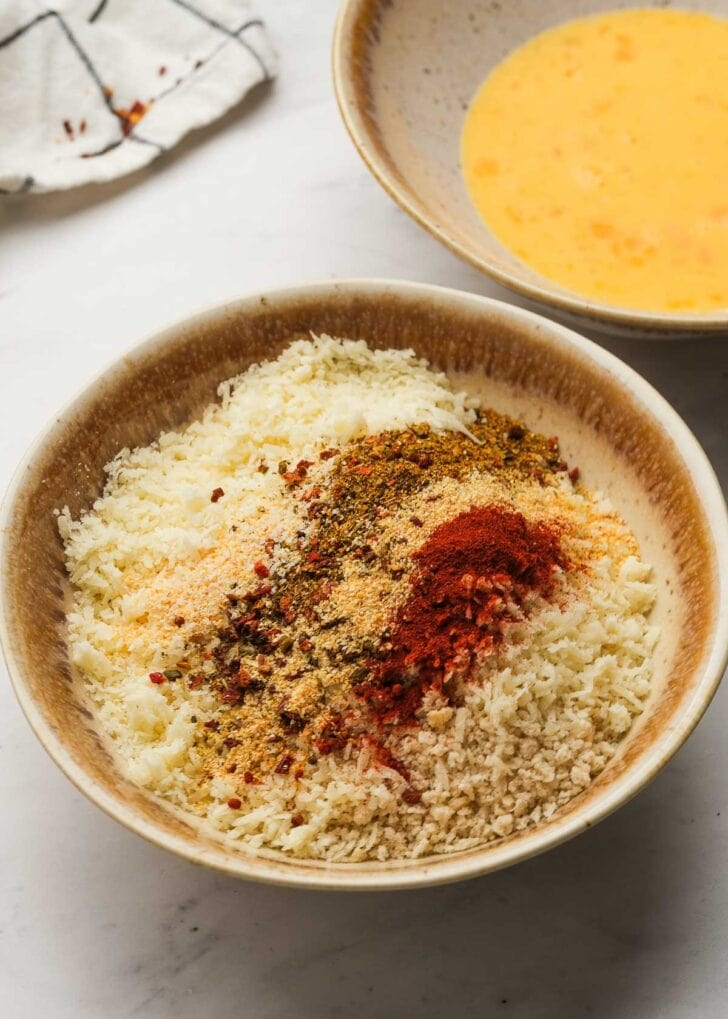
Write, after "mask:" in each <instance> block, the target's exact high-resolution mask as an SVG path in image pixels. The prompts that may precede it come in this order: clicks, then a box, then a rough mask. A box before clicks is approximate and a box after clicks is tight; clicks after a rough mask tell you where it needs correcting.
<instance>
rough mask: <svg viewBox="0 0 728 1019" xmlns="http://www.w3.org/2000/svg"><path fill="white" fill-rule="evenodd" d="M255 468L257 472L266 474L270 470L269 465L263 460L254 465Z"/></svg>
mask: <svg viewBox="0 0 728 1019" xmlns="http://www.w3.org/2000/svg"><path fill="white" fill-rule="evenodd" d="M256 470H257V472H258V474H267V473H268V471H269V470H270V467H269V466H268V464H267V463H266V462H265V460H261V461H260V463H259V464H258V466H257V467H256Z"/></svg>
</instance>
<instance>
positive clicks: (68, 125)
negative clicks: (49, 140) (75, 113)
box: [63, 120, 74, 141]
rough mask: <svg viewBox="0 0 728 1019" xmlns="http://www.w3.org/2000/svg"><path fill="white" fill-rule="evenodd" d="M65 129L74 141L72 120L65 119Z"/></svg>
mask: <svg viewBox="0 0 728 1019" xmlns="http://www.w3.org/2000/svg"><path fill="white" fill-rule="evenodd" d="M63 130H64V131H65V132H66V134H67V135H68V137H69V139H70V140H71V141H73V138H74V134H73V127H72V126H71V121H70V120H64V121H63Z"/></svg>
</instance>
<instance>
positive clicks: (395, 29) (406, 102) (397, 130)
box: [334, 0, 728, 332]
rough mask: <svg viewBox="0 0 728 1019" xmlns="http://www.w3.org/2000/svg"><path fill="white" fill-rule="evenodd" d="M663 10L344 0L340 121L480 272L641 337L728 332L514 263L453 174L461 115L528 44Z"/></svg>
mask: <svg viewBox="0 0 728 1019" xmlns="http://www.w3.org/2000/svg"><path fill="white" fill-rule="evenodd" d="M666 6H670V0H667V2H665V0H652V2H651V0H637V2H624V0H612V2H609V0H606V2H605V0H569V2H568V3H565V2H564V0H508V2H507V3H506V2H497V0H447V2H443V0H418V2H417V3H416V4H413V3H409V2H407V0H349V2H348V3H347V4H346V5H345V7H344V9H343V11H342V15H341V20H340V24H339V27H338V32H337V37H336V41H335V46H334V69H335V79H336V85H337V91H338V95H339V102H340V104H341V109H342V113H343V115H344V119H345V122H346V124H347V127H348V129H349V131H350V132H351V134H352V137H353V139H354V142H355V144H356V145H357V147H358V148H359V150H360V152H361V154H362V156H363V157H364V159H365V160H366V162H367V163H368V165H369V167H370V169H371V170H372V171H373V172H374V174H375V176H377V178H378V179H379V181H380V183H382V184H383V185H384V186H385V188H386V189H387V190H388V191H389V192H390V193H391V194H392V195H393V197H395V198H396V200H397V201H399V202H400V204H402V205H403V206H404V207H405V209H406V210H407V211H408V212H410V214H411V215H413V216H414V217H415V219H417V220H418V221H419V222H420V223H421V224H422V225H423V226H425V227H426V228H427V229H428V230H430V231H431V232H432V233H434V234H435V235H436V236H437V237H438V238H439V239H440V240H442V241H444V242H445V243H446V244H447V245H448V246H449V247H451V248H452V249H453V250H454V251H455V253H456V254H459V255H460V256H461V257H463V258H466V259H467V260H468V261H470V262H471V263H472V264H473V265H475V266H476V268H479V269H481V270H483V271H484V272H487V273H488V274H489V275H492V276H495V277H496V279H498V280H499V281H500V282H501V283H504V284H506V285H507V286H510V287H512V288H514V289H516V290H519V291H521V292H522V293H524V294H526V295H527V296H530V297H531V298H533V299H535V300H537V301H540V302H546V303H548V304H552V305H557V306H559V307H560V308H561V309H562V311H563V312H565V313H567V315H568V313H569V312H571V313H572V314H575V315H576V316H577V317H578V318H579V319H582V320H583V319H587V320H590V319H595V320H610V321H612V322H613V323H619V324H622V325H623V326H628V327H637V328H639V329H640V331H647V332H650V331H653V330H657V331H663V330H667V331H669V332H672V331H682V330H684V331H701V330H705V329H711V328H712V329H718V328H721V327H722V328H725V325H726V323H728V310H726V311H725V312H720V313H710V314H706V315H699V314H668V313H651V312H643V311H633V310H628V309H619V308H618V307H617V306H612V305H606V304H600V303H598V302H593V301H590V300H588V299H586V298H582V297H580V296H579V295H578V294H575V293H574V292H573V291H570V290H567V289H566V288H564V287H561V286H559V284H557V283H554V282H552V281H551V280H547V279H545V277H543V276H541V275H540V274H539V273H537V272H535V271H534V270H532V269H530V268H529V267H528V266H527V265H525V264H524V263H522V262H520V261H519V260H518V259H517V258H516V257H515V256H514V255H512V254H511V253H510V252H509V251H508V249H507V248H505V247H504V246H503V245H502V244H501V243H500V242H499V241H498V240H497V239H496V238H495V237H494V235H493V234H492V233H491V232H490V230H489V229H488V228H487V226H486V225H485V224H484V223H483V221H482V220H481V219H480V218H479V216H478V215H477V213H476V212H475V209H474V208H473V206H472V204H471V202H470V199H469V197H468V194H467V191H466V188H465V183H464V180H463V176H462V172H461V169H460V135H461V131H462V125H463V120H464V117H465V111H466V110H467V108H468V106H469V104H470V101H471V99H472V98H473V96H474V95H475V93H476V91H477V89H478V88H479V86H480V85H481V83H482V81H483V79H484V78H485V77H486V76H487V75H488V74H489V72H490V71H491V70H492V69H493V68H494V67H495V65H496V64H498V63H499V62H500V61H501V60H502V59H503V58H504V57H505V56H506V55H507V54H508V53H510V52H511V51H512V50H513V49H515V48H516V47H517V46H520V45H521V44H522V43H524V42H526V41H527V40H528V39H529V38H531V37H532V36H533V35H535V34H537V33H538V32H541V31H543V30H544V29H546V28H549V27H552V26H553V25H556V24H560V23H562V22H564V21H567V20H569V19H571V18H576V17H583V16H587V15H590V14H595V13H597V12H602V11H604V10H615V9H619V8H629V7H666ZM675 6H676V7H679V8H680V9H686V10H691V9H697V10H701V11H706V12H708V13H713V14H718V15H726V16H728V0H699V2H692V0H685V2H682V0H680V2H679V3H676V4H675Z"/></svg>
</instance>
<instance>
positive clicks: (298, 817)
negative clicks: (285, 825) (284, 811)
mask: <svg viewBox="0 0 728 1019" xmlns="http://www.w3.org/2000/svg"><path fill="white" fill-rule="evenodd" d="M302 824H303V814H294V815H293V817H292V818H291V828H300V827H301V825H302Z"/></svg>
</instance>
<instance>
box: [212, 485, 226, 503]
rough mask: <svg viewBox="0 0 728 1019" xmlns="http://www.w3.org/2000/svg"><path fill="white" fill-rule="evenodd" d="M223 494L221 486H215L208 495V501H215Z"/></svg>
mask: <svg viewBox="0 0 728 1019" xmlns="http://www.w3.org/2000/svg"><path fill="white" fill-rule="evenodd" d="M224 495H225V493H224V492H223V490H222V489H221V488H215V489H213V492H212V495H211V496H210V502H217V501H218V500H219V499H222V497H223V496H224Z"/></svg>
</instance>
